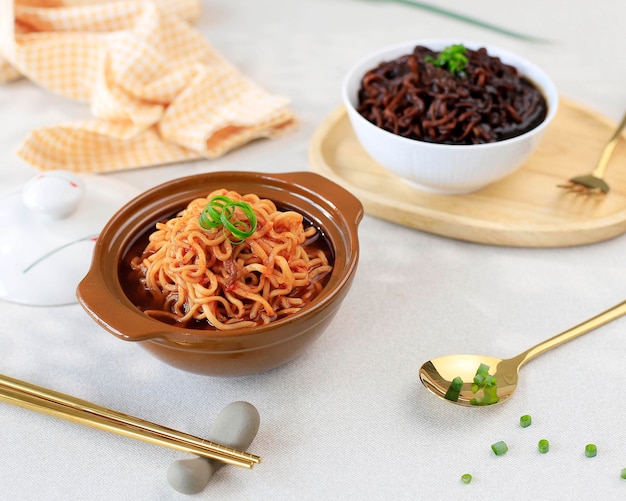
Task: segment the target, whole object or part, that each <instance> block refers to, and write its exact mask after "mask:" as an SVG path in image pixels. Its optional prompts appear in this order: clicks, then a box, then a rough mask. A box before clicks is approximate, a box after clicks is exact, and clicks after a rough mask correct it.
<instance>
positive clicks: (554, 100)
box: [341, 38, 559, 151]
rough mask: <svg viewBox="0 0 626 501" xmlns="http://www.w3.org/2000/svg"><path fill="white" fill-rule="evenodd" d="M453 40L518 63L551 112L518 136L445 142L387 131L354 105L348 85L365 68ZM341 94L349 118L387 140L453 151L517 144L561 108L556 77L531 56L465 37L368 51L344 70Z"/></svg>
mask: <svg viewBox="0 0 626 501" xmlns="http://www.w3.org/2000/svg"><path fill="white" fill-rule="evenodd" d="M451 44H463V45H465V46H466V47H467V48H470V49H473V50H476V49H478V48H480V47H484V48H485V49H487V53H488V54H489V55H490V56H496V57H500V58H501V59H502V61H503V62H504V63H505V64H509V65H512V66H515V67H516V68H517V69H518V71H519V72H520V73H521V74H522V75H523V76H526V78H528V79H529V80H531V81H532V82H533V83H534V84H535V85H536V86H537V87H538V88H539V90H540V91H541V92H542V94H543V95H544V98H545V99H546V101H547V104H548V113H547V114H546V117H545V118H544V120H543V121H542V122H541V123H540V124H539V125H537V126H536V127H535V128H533V129H531V130H529V131H526V132H524V133H523V134H520V135H518V136H514V137H510V138H507V139H502V140H500V141H493V142H490V143H480V144H442V143H431V142H426V141H420V140H418V139H412V138H408V137H404V136H400V135H398V134H394V133H393V132H390V131H387V130H385V129H382V128H380V127H378V126H377V125H375V124H373V123H372V122H370V121H369V120H367V119H366V118H365V117H364V116H363V115H361V114H360V113H359V112H358V111H357V109H356V107H355V105H354V96H351V95H350V92H349V88H350V86H352V85H354V84H356V86H357V88H358V87H359V86H360V81H361V78H362V77H363V75H364V74H365V72H366V71H368V70H369V69H371V68H373V67H374V66H375V65H377V64H379V63H380V62H382V61H385V60H390V59H392V58H396V57H399V56H401V55H405V54H408V53H409V51H410V50H412V49H413V48H414V47H415V46H417V45H423V46H426V47H429V48H433V50H438V49H439V48H440V47H441V48H443V47H447V46H448V45H451ZM431 46H432V47H431ZM520 66H521V67H523V68H524V69H530V70H531V72H532V74H534V75H539V76H541V78H542V80H543V83H542V84H540V83H538V82H537V81H536V80H535V79H533V78H531V77H529V76H527V72H526V71H522V69H521V68H520ZM341 97H342V101H343V104H344V106H345V108H346V110H347V112H348V115H349V117H350V120H356V121H358V122H359V126H361V127H367V128H368V129H369V130H376V131H377V133H379V134H380V135H381V136H382V137H384V138H385V140H391V141H397V142H399V143H400V144H405V145H416V144H417V145H419V146H420V147H423V148H425V149H438V150H454V151H463V150H472V151H480V150H489V149H493V148H502V147H503V146H504V145H507V144H514V143H517V142H520V141H524V140H526V138H528V137H531V136H534V135H536V134H538V133H540V132H542V131H543V130H544V129H545V128H547V127H548V126H549V125H550V123H551V122H552V120H553V119H554V117H555V116H556V113H557V111H558V106H559V94H558V90H557V87H556V85H555V83H554V81H553V80H552V79H551V78H550V76H549V75H548V73H547V72H546V71H545V70H544V69H543V68H541V67H540V66H538V65H537V64H535V63H533V62H532V61H530V60H529V59H526V58H525V57H524V56H522V55H520V54H518V53H515V52H512V51H510V50H507V49H504V48H501V47H500V46H498V45H494V44H492V43H485V42H476V41H473V40H466V39H447V38H427V39H409V40H405V41H403V42H398V43H394V44H391V45H387V46H385V47H382V48H379V49H377V50H375V51H373V52H369V53H367V54H365V55H363V56H361V57H360V58H359V59H358V60H357V61H356V62H354V63H353V64H352V65H351V66H350V68H349V69H348V71H347V72H346V73H345V75H344V78H343V81H342V84H341Z"/></svg>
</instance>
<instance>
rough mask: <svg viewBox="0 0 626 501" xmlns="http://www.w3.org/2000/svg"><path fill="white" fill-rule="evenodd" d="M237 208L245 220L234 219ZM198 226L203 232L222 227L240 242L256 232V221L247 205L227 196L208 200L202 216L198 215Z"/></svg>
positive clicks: (252, 211)
mask: <svg viewBox="0 0 626 501" xmlns="http://www.w3.org/2000/svg"><path fill="white" fill-rule="evenodd" d="M237 208H239V209H241V212H243V215H244V216H245V220H242V219H237V218H236V217H235V211H236V209H237ZM200 226H202V227H203V228H204V229H205V230H209V229H212V228H218V227H220V226H223V227H224V229H226V230H228V231H229V232H230V234H231V235H232V236H233V237H235V238H236V239H237V240H238V241H239V242H241V241H243V240H245V239H246V238H248V237H249V236H250V235H252V234H253V233H254V232H255V231H256V226H257V219H256V214H255V213H254V210H252V207H251V206H250V204H249V203H246V202H237V201H235V200H231V199H230V198H228V197H227V196H224V195H217V196H215V197H213V198H212V199H211V200H209V203H208V204H207V205H206V207H205V208H204V210H203V211H202V214H200ZM233 243H234V242H233Z"/></svg>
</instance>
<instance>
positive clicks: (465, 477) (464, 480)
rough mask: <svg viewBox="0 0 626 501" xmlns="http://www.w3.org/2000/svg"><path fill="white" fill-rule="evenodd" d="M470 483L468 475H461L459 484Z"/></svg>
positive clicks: (470, 478) (470, 479)
mask: <svg viewBox="0 0 626 501" xmlns="http://www.w3.org/2000/svg"><path fill="white" fill-rule="evenodd" d="M471 481H472V476H471V475H470V474H469V473H464V474H463V475H461V482H463V483H464V484H469V483H470V482H471Z"/></svg>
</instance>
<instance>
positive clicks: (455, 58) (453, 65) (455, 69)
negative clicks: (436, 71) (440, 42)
mask: <svg viewBox="0 0 626 501" xmlns="http://www.w3.org/2000/svg"><path fill="white" fill-rule="evenodd" d="M466 52H467V49H466V48H465V46H464V45H463V44H453V45H450V46H448V47H446V48H445V49H443V50H442V51H441V52H440V53H439V55H438V56H437V58H436V59H435V58H434V57H432V56H426V57H425V58H424V60H425V61H426V62H427V63H431V64H433V65H434V66H438V67H439V68H446V69H447V70H448V71H449V72H450V73H452V74H453V75H454V74H455V73H456V74H457V75H459V76H463V74H464V70H465V66H467V56H466V55H465V54H466Z"/></svg>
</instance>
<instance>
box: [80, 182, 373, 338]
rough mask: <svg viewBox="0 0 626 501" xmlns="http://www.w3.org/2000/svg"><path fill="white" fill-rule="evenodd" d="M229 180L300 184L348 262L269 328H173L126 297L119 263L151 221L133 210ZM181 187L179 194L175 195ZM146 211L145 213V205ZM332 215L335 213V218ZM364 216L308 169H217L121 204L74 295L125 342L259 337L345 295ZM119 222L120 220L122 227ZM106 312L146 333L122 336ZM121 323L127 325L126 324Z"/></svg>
mask: <svg viewBox="0 0 626 501" xmlns="http://www.w3.org/2000/svg"><path fill="white" fill-rule="evenodd" d="M229 176H232V177H234V178H236V179H237V181H238V182H241V183H244V184H245V183H246V182H248V183H256V184H258V183H264V184H263V189H265V190H267V189H270V190H275V191H276V193H277V194H278V193H280V192H281V191H283V192H284V191H285V190H287V189H288V188H291V189H292V190H293V188H294V185H297V186H298V188H299V189H301V190H303V191H304V192H305V194H306V197H304V196H298V197H296V198H298V199H300V200H304V201H306V202H308V204H310V205H311V206H312V207H315V208H318V207H319V203H320V202H322V203H323V204H325V205H326V206H325V207H320V211H321V213H323V214H325V215H326V217H328V218H329V219H328V221H329V222H331V223H332V226H333V228H335V227H336V228H337V229H336V231H337V232H340V233H341V234H342V235H343V237H344V238H345V239H347V241H346V243H345V253H346V255H345V259H344V260H343V261H341V260H340V262H341V263H345V264H344V266H343V269H339V268H337V271H335V268H334V269H333V271H332V272H331V277H330V280H331V281H332V280H333V279H334V280H335V282H334V286H333V287H332V288H331V289H329V290H328V291H326V292H325V293H324V294H320V295H318V296H317V297H316V298H315V299H314V300H313V301H312V302H311V303H309V304H308V305H307V306H306V307H305V308H303V310H302V312H298V313H297V314H295V315H290V316H287V317H284V318H281V319H278V320H276V321H273V322H270V323H269V324H266V325H260V326H255V327H247V328H238V329H232V330H227V331H221V330H212V329H194V328H190V327H182V326H177V325H171V324H169V323H166V322H162V321H160V320H157V319H154V318H151V317H148V316H147V315H145V313H144V312H143V311H141V310H140V309H139V308H138V307H137V306H136V305H135V304H134V303H133V302H132V301H131V300H130V299H129V298H128V296H127V295H126V293H125V291H124V288H123V287H122V285H121V283H120V279H119V275H118V271H117V266H118V265H119V260H120V259H121V257H122V256H123V254H124V252H125V249H127V248H128V246H129V243H130V242H132V241H135V239H136V238H137V236H138V234H139V233H140V231H141V229H138V228H137V226H139V225H140V224H141V220H142V217H143V220H144V221H143V223H144V226H143V227H142V228H143V230H145V229H146V226H145V224H147V222H146V221H145V219H146V218H147V215H145V214H143V215H142V213H141V212H140V213H139V214H138V215H137V214H135V215H133V214H132V211H133V210H135V209H137V208H138V207H142V206H146V205H147V206H149V205H150V204H149V201H150V200H151V199H153V198H154V197H155V196H158V195H159V194H162V193H164V192H167V191H170V192H171V193H170V194H169V196H170V198H173V197H175V196H176V193H179V192H180V190H181V187H185V186H188V185H195V186H196V187H195V188H193V189H191V191H194V190H198V189H200V187H204V186H207V185H209V186H210V188H207V189H217V188H218V185H217V184H216V183H217V182H219V183H223V182H221V181H217V180H218V179H221V178H224V177H229ZM313 180H315V182H316V183H320V184H321V186H323V188H320V189H319V191H318V190H313V189H312V188H310V187H309V186H310V184H311V182H312V181H313ZM211 185H212V186H211ZM177 189H178V191H175V190H177ZM172 190H174V191H172ZM325 190H330V191H331V192H333V193H335V194H336V193H340V194H341V196H339V197H337V198H338V200H337V203H336V204H335V203H334V201H333V200H330V199H329V198H330V197H328V196H327V195H324V194H323V193H322V192H323V191H325ZM164 196H165V195H164ZM178 196H180V195H178ZM311 196H314V197H315V198H317V200H315V201H313V200H311V198H308V197H311ZM191 197H192V195H187V198H186V200H187V202H185V203H188V202H189V201H191V200H192V198H191ZM267 198H269V197H267ZM355 202H356V203H355ZM181 203H182V202H181ZM179 206H180V205H179ZM183 206H184V205H183ZM346 207H347V209H346V210H341V209H342V208H346ZM144 211H146V208H145V207H144ZM302 211H303V213H304V215H305V216H308V217H312V214H310V213H309V214H307V210H306V208H303V209H302ZM129 213H130V215H129ZM331 214H333V216H332V219H331ZM363 214H364V211H363V206H362V204H361V202H360V201H359V200H358V199H357V198H356V197H355V196H354V195H353V194H351V193H350V192H348V191H347V190H346V189H345V188H343V187H341V186H339V185H338V184H336V183H334V182H333V181H331V180H329V179H328V178H325V177H324V176H321V175H319V174H316V173H313V172H308V171H294V172H287V173H265V172H257V171H215V172H207V173H200V174H192V175H189V176H184V177H179V178H175V179H172V180H170V181H166V182H163V183H161V184H159V185H156V186H154V187H153V188H150V189H148V190H146V191H144V192H142V193H140V194H139V195H137V196H136V197H134V198H133V199H132V200H130V201H129V202H128V203H126V204H124V206H122V207H121V208H120V209H119V210H118V211H117V212H116V213H115V214H114V215H113V216H112V217H111V218H110V219H109V221H108V222H107V224H106V225H105V227H104V228H103V229H102V231H101V233H100V236H99V238H98V240H97V241H96V245H95V248H94V251H93V255H92V262H91V265H90V267H89V270H88V272H87V274H86V275H85V277H84V278H83V280H82V281H81V282H80V283H79V285H78V287H77V291H76V295H77V297H78V301H79V303H80V304H81V306H82V307H83V308H84V309H85V310H86V312H87V313H88V314H89V315H90V316H91V317H92V318H93V319H94V320H95V321H96V322H97V323H98V324H99V325H100V326H101V327H103V328H104V329H105V330H107V331H109V332H110V333H112V334H114V335H115V336H116V337H118V338H120V339H123V340H125V341H152V342H157V343H163V344H168V345H172V344H176V345H194V346H195V345H202V344H207V343H213V342H216V341H232V340H237V339H243V338H249V337H253V336H259V337H261V336H262V334H264V333H267V332H268V331H273V330H276V329H277V327H281V326H287V325H289V324H292V323H295V322H300V321H302V320H304V319H307V318H311V317H315V316H316V315H319V314H321V313H323V312H324V311H325V310H326V309H328V308H331V309H332V307H333V304H334V299H335V298H336V297H337V296H340V295H341V294H342V291H343V290H344V289H345V287H346V285H349V284H350V282H351V281H352V278H353V276H354V274H355V272H356V268H357V265H358V261H359V256H360V247H359V241H358V224H359V223H360V221H361V219H362V218H363ZM126 216H129V217H128V218H127V219H126V220H125V221H122V220H123V219H124V218H125V217H126ZM314 219H316V218H314ZM135 220H136V221H135ZM120 221H122V222H121V223H120ZM319 223H320V224H321V223H322V222H321V221H319ZM117 225H120V226H117ZM125 228H126V229H129V231H130V232H131V234H130V235H127V236H125V237H124V236H122V234H123V233H124V229H125ZM322 229H323V230H326V231H331V230H330V229H329V228H328V226H324V225H322ZM332 231H335V230H332ZM352 236H354V238H352ZM329 238H330V236H329ZM331 245H332V246H333V252H335V253H337V249H336V245H337V243H336V242H334V241H331ZM113 255H117V259H116V261H115V267H116V269H115V273H113V274H111V275H112V276H110V277H108V278H106V277H105V276H104V275H105V272H106V270H107V269H109V271H110V268H109V267H110V266H111V264H112V263H111V262H110V261H111V260H112V259H113V257H112V256H113ZM103 297H105V300H106V304H102V303H99V302H98V301H97V299H102V298H103ZM337 307H338V306H337ZM107 308H112V309H114V310H115V311H120V309H123V310H124V315H128V316H129V318H130V317H132V318H133V320H134V321H135V322H136V323H137V324H138V325H139V328H140V329H143V331H142V332H141V333H139V334H137V333H135V334H129V333H128V332H126V333H125V332H122V330H124V329H123V328H119V327H116V326H115V325H113V324H114V323H115V320H114V321H111V313H110V312H107ZM113 316H114V315H113ZM321 320H322V319H318V322H319V321H321ZM122 323H123V324H127V323H128V320H127V321H125V322H122ZM118 325H119V324H118ZM303 331H305V329H303ZM299 334H300V333H299V332H298V333H295V334H292V335H289V336H285V337H281V338H280V339H276V340H273V341H272V343H278V342H282V341H286V340H287V339H289V338H292V337H294V336H295V335H299Z"/></svg>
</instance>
